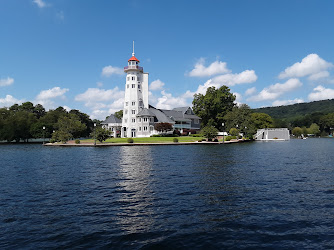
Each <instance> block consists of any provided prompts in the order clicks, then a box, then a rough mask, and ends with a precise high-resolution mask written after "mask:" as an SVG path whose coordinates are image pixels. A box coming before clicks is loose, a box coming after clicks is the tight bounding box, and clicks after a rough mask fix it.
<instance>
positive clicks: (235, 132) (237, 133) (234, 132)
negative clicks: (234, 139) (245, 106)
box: [229, 128, 240, 136]
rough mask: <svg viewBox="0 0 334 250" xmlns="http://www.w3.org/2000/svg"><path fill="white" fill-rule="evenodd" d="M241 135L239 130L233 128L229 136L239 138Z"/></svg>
mask: <svg viewBox="0 0 334 250" xmlns="http://www.w3.org/2000/svg"><path fill="white" fill-rule="evenodd" d="M239 133H240V132H239V130H238V129H236V128H231V129H230V131H229V134H230V135H232V136H239Z"/></svg>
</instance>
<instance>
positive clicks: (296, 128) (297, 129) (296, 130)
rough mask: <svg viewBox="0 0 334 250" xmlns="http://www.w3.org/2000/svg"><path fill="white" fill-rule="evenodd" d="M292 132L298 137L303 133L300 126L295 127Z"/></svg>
mask: <svg viewBox="0 0 334 250" xmlns="http://www.w3.org/2000/svg"><path fill="white" fill-rule="evenodd" d="M292 134H293V135H294V136H296V137H300V136H301V135H302V134H303V130H302V128H300V127H295V128H293V130H292Z"/></svg>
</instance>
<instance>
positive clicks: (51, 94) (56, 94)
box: [34, 87, 69, 109]
mask: <svg viewBox="0 0 334 250" xmlns="http://www.w3.org/2000/svg"><path fill="white" fill-rule="evenodd" d="M68 91H69V89H67V88H63V89H61V88H60V87H54V88H52V89H47V90H42V91H41V92H40V93H39V94H38V95H37V96H36V98H35V100H34V103H36V104H41V105H43V106H44V108H45V109H52V108H55V102H54V99H57V98H60V99H65V93H66V92H68Z"/></svg>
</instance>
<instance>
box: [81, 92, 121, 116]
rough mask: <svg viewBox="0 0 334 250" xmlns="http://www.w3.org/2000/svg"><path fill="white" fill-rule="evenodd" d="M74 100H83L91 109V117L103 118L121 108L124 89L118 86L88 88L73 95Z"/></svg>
mask: <svg viewBox="0 0 334 250" xmlns="http://www.w3.org/2000/svg"><path fill="white" fill-rule="evenodd" d="M75 101H78V102H84V105H85V106H86V107H88V108H89V110H91V112H90V114H89V115H90V116H91V118H92V119H100V120H104V119H105V117H106V116H108V115H110V114H112V113H115V112H116V111H119V110H120V109H122V108H123V101H124V91H123V90H119V88H118V87H115V88H114V89H108V90H105V89H99V88H89V89H87V90H86V91H85V92H84V93H82V94H79V95H77V96H76V97H75Z"/></svg>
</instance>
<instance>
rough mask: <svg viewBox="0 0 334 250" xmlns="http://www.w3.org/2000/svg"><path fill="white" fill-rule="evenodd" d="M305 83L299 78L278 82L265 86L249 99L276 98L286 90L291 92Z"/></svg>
mask: <svg viewBox="0 0 334 250" xmlns="http://www.w3.org/2000/svg"><path fill="white" fill-rule="evenodd" d="M302 85H303V84H302V83H301V82H300V81H299V79H297V78H292V79H289V80H287V81H286V82H285V83H276V84H273V85H270V86H269V87H267V88H264V89H263V90H262V91H261V92H260V93H259V94H257V95H254V96H251V97H249V98H248V99H247V101H255V102H260V101H266V100H274V99H276V98H278V97H279V96H281V95H282V94H284V93H286V92H290V91H292V90H295V89H297V88H299V87H301V86H302Z"/></svg>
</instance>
